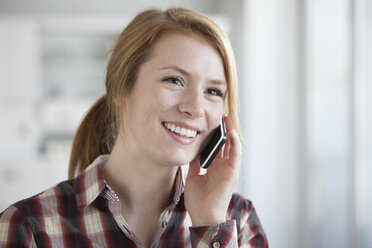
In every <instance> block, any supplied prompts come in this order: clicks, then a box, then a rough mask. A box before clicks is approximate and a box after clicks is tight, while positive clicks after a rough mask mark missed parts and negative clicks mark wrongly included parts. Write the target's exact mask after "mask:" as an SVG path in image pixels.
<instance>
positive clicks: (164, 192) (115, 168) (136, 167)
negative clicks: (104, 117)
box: [102, 139, 177, 214]
mask: <svg viewBox="0 0 372 248" xmlns="http://www.w3.org/2000/svg"><path fill="white" fill-rule="evenodd" d="M118 140H119V141H118V142H116V144H115V146H114V148H113V151H112V153H111V155H110V158H109V160H108V161H107V162H106V164H105V165H104V166H103V168H102V176H103V178H104V179H105V180H106V182H107V183H108V184H109V185H110V187H112V188H113V189H114V191H115V193H116V194H117V195H118V196H119V198H120V200H121V204H122V208H123V209H125V211H128V212H142V211H149V210H152V211H157V212H159V214H160V212H161V211H163V210H164V208H165V207H166V206H168V205H169V203H170V201H171V197H172V189H173V184H174V180H175V176H176V172H177V167H176V166H175V167H169V166H166V165H159V164H156V163H154V161H151V160H149V159H148V158H146V156H143V154H140V153H136V152H135V151H132V150H131V149H130V148H126V146H125V145H124V143H123V142H121V141H120V139H118ZM147 203H151V204H147Z"/></svg>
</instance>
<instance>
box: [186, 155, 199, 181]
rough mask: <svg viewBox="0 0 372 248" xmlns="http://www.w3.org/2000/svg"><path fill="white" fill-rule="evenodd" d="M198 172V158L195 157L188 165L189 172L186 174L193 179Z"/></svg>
mask: <svg viewBox="0 0 372 248" xmlns="http://www.w3.org/2000/svg"><path fill="white" fill-rule="evenodd" d="M199 172H200V161H199V156H196V158H194V160H193V161H191V162H190V164H189V172H188V173H187V177H194V176H198V175H199Z"/></svg>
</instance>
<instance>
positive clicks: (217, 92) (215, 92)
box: [207, 88, 223, 97]
mask: <svg viewBox="0 0 372 248" xmlns="http://www.w3.org/2000/svg"><path fill="white" fill-rule="evenodd" d="M207 93H208V94H210V95H212V96H220V97H222V96H223V93H222V91H221V90H219V89H216V88H209V89H208V90H207Z"/></svg>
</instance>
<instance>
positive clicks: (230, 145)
mask: <svg viewBox="0 0 372 248" xmlns="http://www.w3.org/2000/svg"><path fill="white" fill-rule="evenodd" d="M225 123H226V132H227V142H226V144H227V146H226V147H225V149H226V148H227V150H228V151H226V152H227V153H228V156H227V157H228V159H229V160H231V164H237V163H240V158H241V143H240V139H239V135H238V133H237V132H236V130H235V129H234V126H233V123H232V121H231V119H230V118H229V117H225Z"/></svg>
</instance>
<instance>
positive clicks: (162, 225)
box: [161, 220, 168, 228]
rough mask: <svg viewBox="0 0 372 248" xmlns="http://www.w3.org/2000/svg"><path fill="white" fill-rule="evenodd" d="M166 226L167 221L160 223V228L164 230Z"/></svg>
mask: <svg viewBox="0 0 372 248" xmlns="http://www.w3.org/2000/svg"><path fill="white" fill-rule="evenodd" d="M167 225H168V221H166V220H163V221H162V222H161V227H162V228H165V227H166V226H167Z"/></svg>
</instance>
